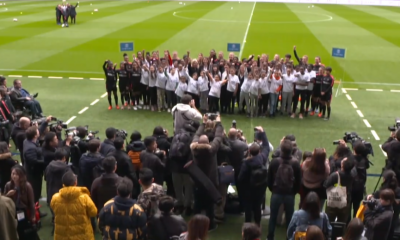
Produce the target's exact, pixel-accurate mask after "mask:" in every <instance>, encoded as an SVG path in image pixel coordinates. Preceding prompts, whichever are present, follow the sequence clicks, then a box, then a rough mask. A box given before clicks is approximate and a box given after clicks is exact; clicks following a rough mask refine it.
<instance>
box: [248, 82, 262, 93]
mask: <svg viewBox="0 0 400 240" xmlns="http://www.w3.org/2000/svg"><path fill="white" fill-rule="evenodd" d="M258 89H260V81H256V80H253V82H252V83H251V87H250V94H253V95H258Z"/></svg>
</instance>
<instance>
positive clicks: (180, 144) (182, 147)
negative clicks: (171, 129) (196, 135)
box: [169, 132, 192, 159]
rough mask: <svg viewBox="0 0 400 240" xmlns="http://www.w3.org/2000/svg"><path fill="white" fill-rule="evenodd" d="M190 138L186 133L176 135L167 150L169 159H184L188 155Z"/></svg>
mask: <svg viewBox="0 0 400 240" xmlns="http://www.w3.org/2000/svg"><path fill="white" fill-rule="evenodd" d="M191 142H192V137H191V136H190V134H189V133H187V132H182V133H178V134H176V135H175V136H174V137H173V138H172V142H171V148H170V150H169V157H170V158H179V159H182V158H186V157H188V156H189V155H190V143H191Z"/></svg>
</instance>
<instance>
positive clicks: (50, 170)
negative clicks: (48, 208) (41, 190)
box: [45, 161, 71, 204]
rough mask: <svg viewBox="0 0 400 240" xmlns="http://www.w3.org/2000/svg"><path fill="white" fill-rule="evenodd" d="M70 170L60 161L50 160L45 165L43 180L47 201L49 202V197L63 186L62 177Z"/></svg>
mask: <svg viewBox="0 0 400 240" xmlns="http://www.w3.org/2000/svg"><path fill="white" fill-rule="evenodd" d="M68 171H71V168H70V167H69V166H68V165H67V164H66V163H65V162H62V161H52V162H50V164H49V165H48V166H47V167H46V170H45V180H46V190H47V203H48V204H50V202H51V198H52V197H53V195H54V194H56V193H58V191H60V189H61V188H62V187H63V183H62V177H63V175H64V173H66V172H68Z"/></svg>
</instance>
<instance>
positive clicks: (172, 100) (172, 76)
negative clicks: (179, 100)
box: [165, 68, 179, 112]
mask: <svg viewBox="0 0 400 240" xmlns="http://www.w3.org/2000/svg"><path fill="white" fill-rule="evenodd" d="M165 73H166V74H167V76H168V80H167V85H166V86H165V93H166V95H167V108H168V112H171V108H172V107H173V106H175V105H176V97H175V89H176V85H177V84H178V82H179V76H178V71H176V69H175V68H172V69H171V72H170V73H169V72H168V71H167V70H165Z"/></svg>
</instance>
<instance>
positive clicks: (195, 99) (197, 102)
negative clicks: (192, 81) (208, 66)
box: [187, 92, 200, 109]
mask: <svg viewBox="0 0 400 240" xmlns="http://www.w3.org/2000/svg"><path fill="white" fill-rule="evenodd" d="M187 94H189V95H190V96H192V99H193V100H194V105H195V106H196V108H197V109H199V108H200V98H199V95H197V94H194V93H190V92H188V93H187Z"/></svg>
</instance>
